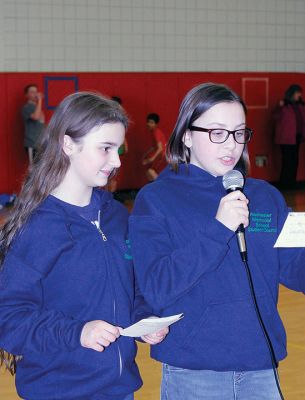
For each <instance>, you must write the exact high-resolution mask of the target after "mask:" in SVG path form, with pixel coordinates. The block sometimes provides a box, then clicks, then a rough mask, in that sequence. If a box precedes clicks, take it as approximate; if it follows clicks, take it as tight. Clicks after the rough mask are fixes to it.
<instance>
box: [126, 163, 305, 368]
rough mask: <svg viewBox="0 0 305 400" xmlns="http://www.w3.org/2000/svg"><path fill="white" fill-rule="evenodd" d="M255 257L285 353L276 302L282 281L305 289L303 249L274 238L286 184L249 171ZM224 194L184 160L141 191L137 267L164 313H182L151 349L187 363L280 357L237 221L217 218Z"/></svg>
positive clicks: (265, 362)
mask: <svg viewBox="0 0 305 400" xmlns="http://www.w3.org/2000/svg"><path fill="white" fill-rule="evenodd" d="M244 193H245V195H246V196H247V198H248V199H249V200H250V203H249V209H250V225H249V227H248V228H247V229H246V242H247V249H248V258H249V267H250V270H251V274H252V278H253V282H254V288H255V293H256V296H257V301H258V305H259V308H260V312H261V315H262V318H263V321H264V323H265V326H266V328H267V331H268V334H269V336H270V339H271V342H272V345H273V348H274V351H275V355H276V358H277V360H282V359H283V358H284V357H285V356H286V336H285V331H284V327H283V324H282V322H281V319H280V317H279V314H278V311H277V301H278V289H279V283H282V284H284V285H285V286H287V287H289V288H291V289H294V290H297V291H303V292H304V291H305V262H304V261H305V257H304V255H305V253H304V250H303V249H278V248H274V247H273V245H274V243H275V241H276V238H277V237H278V235H279V233H280V231H281V228H282V226H283V224H284V222H285V219H286V217H287V213H288V209H287V207H286V205H285V202H284V200H283V198H282V196H281V194H280V193H279V192H278V191H277V190H276V189H275V188H273V187H272V186H271V185H269V184H268V183H266V182H264V181H260V180H256V179H250V178H249V179H247V180H246V184H245V188H244ZM225 195H226V192H225V190H224V188H223V185H222V177H221V176H220V177H214V176H212V175H210V174H209V173H207V172H205V171H204V170H202V169H200V168H198V167H196V166H193V165H189V167H188V168H187V167H186V166H185V165H180V167H179V172H178V173H177V174H176V173H175V172H173V171H171V170H170V169H169V168H166V169H165V170H164V171H163V172H162V174H161V175H160V176H159V178H158V179H157V180H156V181H155V182H153V183H151V184H149V185H147V186H146V187H144V188H143V189H142V190H141V191H140V192H139V194H138V196H137V198H136V202H135V206H134V209H133V214H132V216H131V217H130V225H129V226H130V232H129V234H130V239H131V248H132V254H133V257H134V264H135V273H136V277H137V279H138V283H139V286H140V289H141V292H142V293H143V295H144V298H145V299H146V300H147V302H149V303H150V305H151V306H153V307H154V309H155V313H158V314H159V315H160V316H168V315H171V314H178V313H184V319H182V320H181V321H179V322H178V323H176V324H174V325H173V326H172V327H171V331H170V334H169V335H168V336H167V338H166V339H165V340H164V341H163V342H162V343H161V344H159V345H158V346H157V347H155V348H152V356H153V357H154V358H155V359H156V360H159V361H162V362H165V363H168V364H170V365H173V366H176V367H180V368H186V369H208V370H215V371H230V370H236V371H243V370H244V371H248V370H260V369H268V368H271V367H272V364H271V358H270V354H269V351H268V347H267V345H266V342H265V339H264V336H263V333H262V331H261V328H260V325H259V322H258V320H257V316H256V314H255V311H254V306H253V303H252V299H251V296H250V289H249V284H248V281H247V276H246V271H245V267H244V264H243V262H242V261H241V257H240V254H239V250H238V246H237V240H236V237H235V234H234V232H233V231H231V230H229V229H228V228H226V227H225V226H224V225H223V224H221V223H220V222H219V221H217V220H216V219H215V215H216V212H217V209H218V206H219V202H220V199H221V198H222V197H224V196H225Z"/></svg>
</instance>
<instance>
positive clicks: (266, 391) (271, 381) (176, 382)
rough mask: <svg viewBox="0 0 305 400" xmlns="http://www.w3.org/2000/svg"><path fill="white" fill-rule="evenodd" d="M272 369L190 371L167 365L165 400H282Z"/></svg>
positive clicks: (164, 365)
mask: <svg viewBox="0 0 305 400" xmlns="http://www.w3.org/2000/svg"><path fill="white" fill-rule="evenodd" d="M279 399H280V395H279V393H278V389H277V386H276V382H275V378H274V374H273V371H272V369H271V370H270V369H269V370H262V371H245V372H235V371H229V372H216V371H208V370H207V371H206V370H199V371H197V370H189V369H182V368H176V367H172V366H170V365H167V364H163V371H162V384H161V400H279Z"/></svg>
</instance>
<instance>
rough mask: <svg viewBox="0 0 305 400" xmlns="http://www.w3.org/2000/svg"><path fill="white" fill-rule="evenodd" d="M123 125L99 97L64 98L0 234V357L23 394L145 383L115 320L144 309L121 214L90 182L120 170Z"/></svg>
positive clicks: (113, 389) (115, 394)
mask: <svg viewBox="0 0 305 400" xmlns="http://www.w3.org/2000/svg"><path fill="white" fill-rule="evenodd" d="M127 123H128V120H127V117H126V115H125V113H124V111H123V109H122V108H121V107H120V106H119V105H118V104H117V103H116V102H114V101H111V100H109V99H107V98H104V97H103V96H100V95H98V94H96V93H90V92H89V93H88V92H78V93H73V94H72V95H70V96H68V97H66V98H65V99H64V100H63V101H62V102H61V104H60V105H59V106H58V107H57V108H56V110H55V112H54V114H53V116H52V118H51V120H50V123H49V124H48V127H47V128H46V130H45V132H44V134H43V137H42V141H41V143H40V146H39V148H38V151H37V154H36V156H35V157H34V160H33V165H32V168H30V169H29V171H28V175H27V177H26V179H25V182H24V184H23V187H22V189H21V192H20V194H19V196H18V198H17V200H16V203H15V207H14V208H13V210H12V212H11V213H10V215H9V218H8V220H7V221H6V222H5V224H4V226H3V227H2V229H1V231H0V249H1V252H0V347H1V348H2V349H3V350H2V351H0V365H1V362H2V363H5V364H6V366H7V367H8V368H9V369H10V370H11V371H12V372H13V373H14V372H16V387H17V392H18V394H19V395H20V397H22V398H23V399H27V400H34V399H39V400H40V399H41V400H42V399H43V400H85V399H86V400H87V399H88V400H89V399H90V400H132V399H133V393H134V391H136V390H137V389H139V387H140V386H141V384H142V381H141V378H140V374H139V371H138V368H137V365H136V363H135V355H136V345H135V342H134V339H133V338H129V337H125V336H121V328H122V327H123V328H125V327H127V326H129V325H131V324H132V323H134V322H136V321H138V320H139V319H142V318H143V317H147V316H151V308H149V307H147V305H146V304H145V302H144V301H143V297H142V296H141V294H140V293H139V291H138V289H137V287H135V283H134V281H135V280H134V271H133V264H132V259H131V256H130V249H129V247H130V244H129V241H128V237H127V219H128V211H127V209H126V208H125V207H124V206H123V205H122V204H120V203H119V202H117V201H115V200H114V199H113V197H112V194H111V193H109V192H107V191H105V190H101V189H97V188H98V187H104V186H105V185H106V184H107V182H108V179H109V178H110V177H111V175H113V174H114V173H115V171H116V169H117V168H119V167H120V164H121V163H120V158H119V155H118V149H119V147H120V146H121V144H122V143H123V142H124V136H125V130H126V128H127ZM167 333H168V329H167V328H166V329H163V330H161V331H160V332H157V333H153V334H150V335H145V336H143V337H142V340H143V341H145V342H147V343H149V344H157V343H159V342H160V341H162V340H163V338H164V337H165V335H166V334H167ZM7 352H8V353H9V354H11V356H10V355H9V354H8V353H7ZM13 355H14V356H13Z"/></svg>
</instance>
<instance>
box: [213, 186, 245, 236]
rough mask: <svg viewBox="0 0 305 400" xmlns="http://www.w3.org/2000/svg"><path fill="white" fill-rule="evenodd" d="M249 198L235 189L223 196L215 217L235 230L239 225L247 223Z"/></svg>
mask: <svg viewBox="0 0 305 400" xmlns="http://www.w3.org/2000/svg"><path fill="white" fill-rule="evenodd" d="M248 203H249V200H248V199H247V198H246V196H245V195H244V194H243V193H242V192H241V191H240V190H236V191H234V192H231V193H229V194H227V195H226V196H224V197H223V198H222V199H221V200H220V203H219V207H218V210H217V214H216V219H217V220H218V221H219V222H221V223H222V224H223V225H225V226H226V227H227V228H229V229H231V231H234V232H235V231H236V230H237V228H238V227H239V225H243V226H244V227H247V226H248V225H249V210H248Z"/></svg>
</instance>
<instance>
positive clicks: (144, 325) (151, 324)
mask: <svg viewBox="0 0 305 400" xmlns="http://www.w3.org/2000/svg"><path fill="white" fill-rule="evenodd" d="M181 318H183V314H177V315H171V316H170V317H164V318H145V319H141V321H139V322H137V323H136V324H133V325H130V326H129V327H128V328H125V329H123V330H122V331H121V335H123V336H130V337H140V336H143V335H149V334H150V333H155V332H158V331H160V330H161V329H163V328H166V327H167V326H169V325H171V324H173V323H175V322H177V321H179V319H181Z"/></svg>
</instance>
